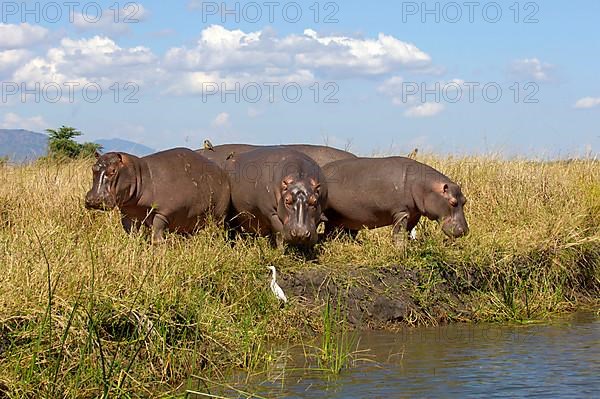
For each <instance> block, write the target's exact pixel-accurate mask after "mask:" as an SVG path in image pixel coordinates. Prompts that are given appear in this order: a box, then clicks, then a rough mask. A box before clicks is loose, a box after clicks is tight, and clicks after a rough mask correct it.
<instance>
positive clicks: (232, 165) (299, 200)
mask: <svg viewBox="0 0 600 399" xmlns="http://www.w3.org/2000/svg"><path fill="white" fill-rule="evenodd" d="M225 170H226V171H227V172H228V173H229V181H230V185H231V205H232V207H231V214H230V218H229V224H230V226H231V227H233V228H235V229H237V230H242V231H247V232H251V233H256V234H259V235H263V236H265V235H270V236H271V237H272V238H274V239H275V242H276V243H277V245H278V246H281V245H282V244H283V243H284V242H285V243H288V244H291V245H295V246H301V247H311V246H312V245H314V244H315V243H316V242H317V238H318V237H317V226H318V224H319V223H320V222H321V220H322V210H323V208H324V207H325V204H326V201H327V184H326V182H325V178H324V176H323V173H322V171H321V168H320V167H319V165H317V163H316V162H315V161H314V160H313V159H312V158H310V157H309V156H307V155H305V154H303V153H301V152H299V151H296V150H293V149H291V148H283V147H261V148H258V149H255V150H253V151H249V152H245V153H241V154H236V155H235V156H234V157H232V158H231V159H229V160H227V162H226V164H225Z"/></svg>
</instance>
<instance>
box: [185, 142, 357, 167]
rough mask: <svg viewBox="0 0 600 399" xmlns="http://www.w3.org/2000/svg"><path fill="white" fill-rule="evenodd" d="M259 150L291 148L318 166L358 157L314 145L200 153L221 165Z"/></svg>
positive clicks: (230, 148)
mask: <svg viewBox="0 0 600 399" xmlns="http://www.w3.org/2000/svg"><path fill="white" fill-rule="evenodd" d="M259 148H289V149H292V150H296V151H298V152H301V153H303V154H305V155H308V156H309V157H310V158H312V159H313V160H314V161H315V162H316V163H317V165H319V166H321V167H322V166H325V165H326V164H328V163H330V162H334V161H339V160H342V159H349V158H356V155H354V154H352V153H350V152H348V151H343V150H340V149H337V148H333V147H327V146H322V145H312V144H283V145H274V146H270V145H269V146H259V145H253V144H221V145H216V146H214V147H213V149H212V150H208V149H200V150H197V152H198V153H200V154H201V155H204V156H205V157H207V158H208V159H210V160H212V161H214V162H216V163H217V164H219V165H221V166H222V165H223V163H224V162H225V161H226V160H227V158H231V157H233V156H235V155H239V154H244V153H246V152H249V151H252V150H256V149H259Z"/></svg>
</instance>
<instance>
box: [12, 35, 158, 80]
mask: <svg viewBox="0 0 600 399" xmlns="http://www.w3.org/2000/svg"><path fill="white" fill-rule="evenodd" d="M155 61H156V57H155V56H154V54H153V53H152V52H151V51H150V49H148V48H147V47H143V46H138V47H132V48H121V47H119V46H118V45H117V44H116V43H115V42H114V41H113V40H112V39H109V38H107V37H103V36H94V37H92V38H89V39H79V40H73V39H70V38H63V39H62V40H61V42H60V45H59V46H58V47H53V48H51V49H49V50H48V51H47V53H46V55H45V56H44V57H35V58H33V59H32V60H30V61H29V62H27V63H25V64H24V65H23V66H22V67H20V68H19V69H17V70H16V71H15V73H14V75H13V79H14V80H15V81H17V82H40V83H41V84H45V83H49V82H55V83H58V84H64V83H65V82H77V83H79V84H82V85H83V84H86V83H89V82H95V83H98V84H101V85H102V84H109V85H110V84H111V82H116V81H117V80H118V81H121V82H127V81H132V82H138V83H140V82H142V81H143V79H144V73H143V72H147V71H148V70H152V69H154V68H155V66H153V64H154V63H155Z"/></svg>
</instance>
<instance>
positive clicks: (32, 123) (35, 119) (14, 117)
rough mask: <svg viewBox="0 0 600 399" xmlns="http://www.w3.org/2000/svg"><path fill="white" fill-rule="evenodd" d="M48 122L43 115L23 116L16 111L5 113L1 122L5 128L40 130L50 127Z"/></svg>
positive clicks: (1, 125)
mask: <svg viewBox="0 0 600 399" xmlns="http://www.w3.org/2000/svg"><path fill="white" fill-rule="evenodd" d="M48 126H49V125H48V122H46V121H45V120H44V118H43V117H41V116H39V115H38V116H31V117H22V116H20V115H18V114H15V113H14V112H8V113H6V114H4V118H3V119H2V122H1V123H0V127H2V128H3V129H27V130H40V129H46V128H47V127H48Z"/></svg>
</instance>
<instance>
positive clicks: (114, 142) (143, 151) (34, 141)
mask: <svg viewBox="0 0 600 399" xmlns="http://www.w3.org/2000/svg"><path fill="white" fill-rule="evenodd" d="M94 142H95V143H97V144H100V145H101V146H102V152H110V151H122V152H128V153H130V154H134V155H137V156H144V155H148V154H152V153H154V152H156V150H154V149H153V148H150V147H147V146H145V145H143V144H139V143H135V142H133V141H129V140H123V139H118V138H115V139H99V140H96V141H94ZM47 151H48V136H47V135H46V134H43V133H36V132H32V131H30V130H25V129H0V158H5V157H6V158H8V160H9V161H10V162H15V163H23V162H31V161H35V160H36V159H38V158H39V157H42V156H44V155H46V153H47Z"/></svg>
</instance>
